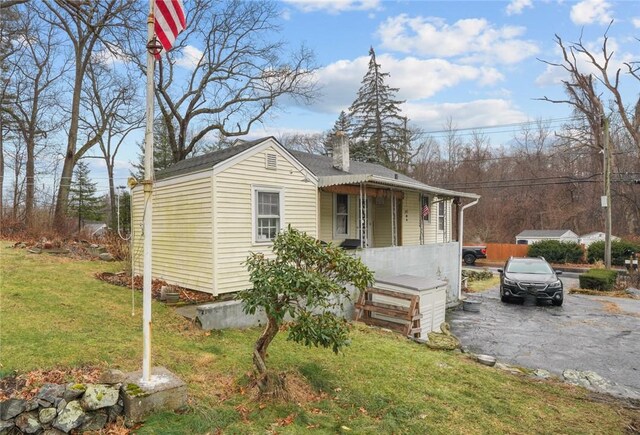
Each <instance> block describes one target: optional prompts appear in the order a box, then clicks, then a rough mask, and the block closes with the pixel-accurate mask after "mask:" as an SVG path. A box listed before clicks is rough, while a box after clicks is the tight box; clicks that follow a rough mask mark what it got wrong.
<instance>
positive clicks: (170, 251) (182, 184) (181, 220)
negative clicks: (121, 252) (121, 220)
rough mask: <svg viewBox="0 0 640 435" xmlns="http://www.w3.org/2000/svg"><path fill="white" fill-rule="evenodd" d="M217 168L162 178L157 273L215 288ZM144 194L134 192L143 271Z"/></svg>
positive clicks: (156, 199) (138, 266)
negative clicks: (213, 194) (214, 175)
mask: <svg viewBox="0 0 640 435" xmlns="http://www.w3.org/2000/svg"><path fill="white" fill-rule="evenodd" d="M211 192H212V186H211V172H207V173H203V174H197V175H195V174H194V175H187V176H184V177H182V178H178V179H171V180H161V181H159V182H158V183H157V184H156V185H155V186H154V193H153V261H152V268H153V273H152V275H153V277H154V278H160V279H164V280H165V281H167V282H168V283H170V284H176V285H179V286H182V287H186V288H190V289H194V290H200V291H205V292H209V293H212V292H213V258H212V255H211V254H212V243H213V232H212V223H213V222H212V207H211ZM143 214H144V193H143V191H142V188H141V187H138V188H136V189H134V192H133V211H132V218H133V230H134V231H133V237H134V248H133V255H134V269H135V272H136V273H142V268H143V264H142V260H143V259H142V256H143V251H142V244H143V240H142V219H143Z"/></svg>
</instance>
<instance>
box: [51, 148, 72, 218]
mask: <svg viewBox="0 0 640 435" xmlns="http://www.w3.org/2000/svg"><path fill="white" fill-rule="evenodd" d="M73 167H74V158H73V154H72V153H67V155H66V156H65V158H64V165H63V166H62V174H61V175H60V184H59V185H58V195H57V196H56V210H55V212H54V215H53V225H54V227H55V228H57V229H59V230H61V229H63V228H64V226H65V221H66V217H67V208H68V206H69V192H70V191H71V179H72V177H73Z"/></svg>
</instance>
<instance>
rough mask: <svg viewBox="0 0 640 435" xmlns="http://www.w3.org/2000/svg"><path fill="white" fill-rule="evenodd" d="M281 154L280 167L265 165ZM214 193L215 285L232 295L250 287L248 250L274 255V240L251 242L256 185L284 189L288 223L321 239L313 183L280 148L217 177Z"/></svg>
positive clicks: (273, 149)
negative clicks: (268, 157) (271, 155)
mask: <svg viewBox="0 0 640 435" xmlns="http://www.w3.org/2000/svg"><path fill="white" fill-rule="evenodd" d="M266 153H276V154H277V156H278V157H277V169H276V170H273V169H266V168H265V154H266ZM214 178H215V180H214V184H215V192H214V203H215V208H214V209H215V212H214V213H215V216H214V219H215V234H216V244H215V252H214V256H215V269H216V277H215V289H216V292H217V293H229V292H236V291H239V290H244V289H246V288H248V286H249V285H250V283H249V274H248V272H247V270H246V267H245V266H243V264H242V263H243V262H244V261H245V260H246V259H247V256H248V255H249V253H250V252H252V251H253V252H263V253H265V254H268V253H271V245H270V244H256V243H254V242H253V231H254V229H253V222H252V213H253V205H252V189H253V187H265V188H276V189H282V192H283V198H284V217H281V219H282V218H284V222H283V223H284V225H285V226H286V225H288V224H291V225H292V226H293V227H295V228H297V229H299V230H302V231H304V232H306V233H307V234H309V235H310V236H312V237H317V216H318V214H317V204H318V200H317V194H318V190H317V187H316V185H315V183H313V182H312V181H304V180H305V176H304V173H302V172H301V171H300V170H299V169H298V168H296V167H295V166H294V165H292V164H291V163H289V162H288V161H287V160H286V159H285V157H284V154H283V152H282V151H281V150H280V149H279V148H277V147H273V146H272V147H268V148H266V149H264V150H263V151H261V152H258V153H256V154H254V155H252V156H250V157H248V158H246V159H244V160H242V161H240V162H238V163H236V164H235V165H233V166H231V167H228V168H226V169H224V170H223V171H222V172H220V173H218V174H217V175H215V176H214Z"/></svg>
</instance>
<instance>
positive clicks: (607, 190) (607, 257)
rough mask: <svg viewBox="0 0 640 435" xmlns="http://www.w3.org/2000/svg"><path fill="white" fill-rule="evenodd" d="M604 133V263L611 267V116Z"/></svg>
mask: <svg viewBox="0 0 640 435" xmlns="http://www.w3.org/2000/svg"><path fill="white" fill-rule="evenodd" d="M602 122H603V134H604V138H603V139H604V141H603V147H604V150H603V151H604V198H603V201H602V206H603V207H605V211H604V213H605V215H604V216H605V217H604V265H605V267H606V268H607V269H611V144H610V140H609V118H607V117H603V118H602Z"/></svg>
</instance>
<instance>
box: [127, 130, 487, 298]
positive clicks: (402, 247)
mask: <svg viewBox="0 0 640 435" xmlns="http://www.w3.org/2000/svg"><path fill="white" fill-rule="evenodd" d="M479 198H480V197H479V196H478V195H475V194H473V193H468V192H456V191H452V190H446V189H440V188H437V187H432V186H428V185H426V184H423V183H420V182H418V181H416V180H414V179H412V178H410V177H407V176H406V175H403V174H400V173H397V172H395V171H393V170H391V169H388V168H385V167H383V166H380V165H377V164H372V163H362V162H355V161H350V160H349V150H348V145H346V146H344V145H343V146H342V147H336V149H335V150H334V156H333V157H327V156H318V155H312V154H307V153H302V152H297V151H290V150H287V149H286V148H284V147H283V146H282V145H280V143H278V141H277V140H275V139H274V138H271V137H269V138H264V139H259V140H255V141H252V142H242V143H238V144H237V145H235V146H232V147H229V148H225V149H222V150H219V151H215V152H212V153H209V154H205V155H201V156H197V157H193V158H190V159H187V160H183V161H181V162H178V163H176V164H174V165H172V166H170V167H169V168H167V169H165V170H163V171H161V172H158V173H157V174H156V182H155V183H154V187H153V210H152V219H153V231H152V238H153V242H152V246H153V267H152V269H153V276H154V277H156V278H162V279H164V280H165V281H167V282H169V283H170V284H177V285H180V286H183V287H187V288H191V289H195V290H200V291H204V292H208V293H212V294H214V295H219V294H223V293H231V292H237V291H239V290H243V289H246V288H247V287H248V286H249V285H250V283H249V276H248V272H247V270H246V267H245V266H244V265H243V262H244V261H245V259H246V258H247V256H248V255H249V253H250V252H262V253H264V254H265V255H271V247H272V243H273V239H274V237H275V236H276V235H277V233H278V232H279V231H280V230H282V229H283V228H286V226H287V225H289V224H291V225H292V226H294V227H296V228H298V229H299V230H302V231H304V232H306V233H307V234H309V235H311V236H313V237H315V238H317V239H319V240H322V241H325V242H333V243H335V244H344V245H349V246H351V247H358V248H361V250H358V251H354V255H360V256H366V260H367V261H368V262H369V263H368V265H370V267H372V269H374V270H375V271H376V273H379V274H386V275H398V274H413V275H419V276H430V277H435V276H437V275H441V276H440V277H441V278H442V279H447V280H448V282H449V286H450V292H451V293H450V300H453V299H455V300H457V299H458V297H459V286H458V283H459V274H460V270H461V266H460V264H461V262H460V251H459V243H457V242H456V241H454V240H453V233H454V232H453V231H452V226H453V225H454V224H456V223H459V222H460V221H461V220H462V216H463V212H462V205H463V202H464V201H465V200H466V201H467V202H468V201H469V200H476V201H477V200H478V199H479ZM144 213H145V204H144V200H143V188H142V185H138V186H136V187H135V188H134V189H133V208H132V217H133V239H134V243H133V256H134V270H135V272H136V273H141V272H142V220H143V215H144ZM363 261H364V260H363Z"/></svg>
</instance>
